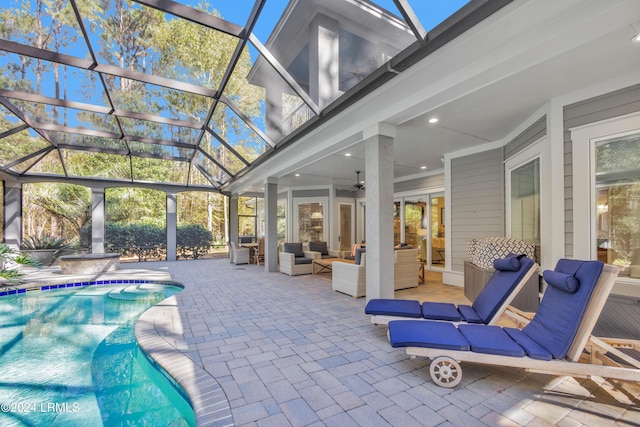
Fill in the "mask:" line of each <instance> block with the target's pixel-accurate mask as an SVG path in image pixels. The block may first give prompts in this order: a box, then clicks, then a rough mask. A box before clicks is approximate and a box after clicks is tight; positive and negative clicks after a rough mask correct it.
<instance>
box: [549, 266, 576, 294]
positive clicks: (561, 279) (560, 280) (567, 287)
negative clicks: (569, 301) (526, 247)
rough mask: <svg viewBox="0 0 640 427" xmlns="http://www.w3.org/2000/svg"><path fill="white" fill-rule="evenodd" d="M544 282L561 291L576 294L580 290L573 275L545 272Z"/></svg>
mask: <svg viewBox="0 0 640 427" xmlns="http://www.w3.org/2000/svg"><path fill="white" fill-rule="evenodd" d="M542 277H543V278H544V281H545V282H547V283H548V284H549V285H550V286H553V287H554V288H557V289H559V290H561V291H565V292H569V293H570V294H573V293H575V292H576V291H577V290H578V281H577V280H576V278H575V277H574V276H573V275H572V274H565V273H559V272H557V271H552V270H545V271H544V272H543V273H542Z"/></svg>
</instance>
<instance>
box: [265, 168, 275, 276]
mask: <svg viewBox="0 0 640 427" xmlns="http://www.w3.org/2000/svg"><path fill="white" fill-rule="evenodd" d="M264 222H265V236H264V237H265V238H264V268H265V270H266V271H271V272H273V271H278V184H277V183H276V182H275V181H271V180H267V182H266V183H265V185H264Z"/></svg>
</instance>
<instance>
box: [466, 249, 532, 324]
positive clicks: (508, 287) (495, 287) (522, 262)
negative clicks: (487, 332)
mask: <svg viewBox="0 0 640 427" xmlns="http://www.w3.org/2000/svg"><path fill="white" fill-rule="evenodd" d="M509 258H515V261H514V260H508V259H509ZM496 261H497V260H496ZM516 261H517V264H518V265H519V269H518V270H511V269H506V270H500V269H496V271H495V272H494V273H493V275H492V276H491V278H490V279H489V281H488V282H487V284H486V285H485V286H484V288H483V289H482V291H481V292H480V293H479V294H478V296H477V297H476V299H475V301H473V305H472V306H471V307H472V308H473V310H475V312H476V313H477V314H478V316H480V318H481V319H482V323H489V321H490V320H491V319H492V318H493V316H495V314H496V312H497V311H498V309H499V308H500V306H502V304H503V303H504V301H505V300H506V299H507V298H508V297H509V295H511V293H512V292H513V290H514V289H515V288H516V286H517V285H518V283H520V281H521V280H522V279H523V278H524V276H525V275H526V273H527V272H528V271H529V270H530V269H531V267H533V265H534V264H535V262H534V261H533V260H532V259H531V258H528V257H526V256H524V255H512V256H509V257H507V258H506V259H505V260H502V261H500V262H498V266H502V267H508V266H511V267H512V266H513V265H515V264H516ZM494 265H495V263H494Z"/></svg>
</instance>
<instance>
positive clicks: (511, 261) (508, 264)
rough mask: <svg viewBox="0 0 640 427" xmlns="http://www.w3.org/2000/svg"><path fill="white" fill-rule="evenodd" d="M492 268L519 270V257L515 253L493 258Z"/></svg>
mask: <svg viewBox="0 0 640 427" xmlns="http://www.w3.org/2000/svg"><path fill="white" fill-rule="evenodd" d="M493 268H495V269H496V270H501V271H518V270H520V259H519V258H518V257H517V256H515V255H512V256H507V257H506V258H498V259H494V260H493Z"/></svg>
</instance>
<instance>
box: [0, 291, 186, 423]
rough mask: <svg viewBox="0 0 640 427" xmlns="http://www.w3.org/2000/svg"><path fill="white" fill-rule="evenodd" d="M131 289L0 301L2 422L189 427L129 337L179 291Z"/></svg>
mask: <svg viewBox="0 0 640 427" xmlns="http://www.w3.org/2000/svg"><path fill="white" fill-rule="evenodd" d="M120 282H122V281H120ZM132 282H134V281H132ZM135 282H137V283H120V284H114V283H108V282H100V283H97V284H96V285H92V286H87V285H88V284H89V283H78V284H69V285H60V287H58V286H56V289H46V288H49V287H43V288H42V289H43V290H38V291H30V292H23V293H21V294H15V295H7V296H1V297H0V373H1V374H0V425H2V426H33V425H52V426H58V425H60V426H62V425H64V426H76V425H77V426H99V425H107V426H112V425H151V426H189V425H195V414H194V413H193V410H192V409H191V406H190V405H189V403H188V401H187V400H186V397H185V396H184V391H183V390H182V389H180V387H179V386H177V385H175V384H173V383H172V381H171V379H170V377H168V375H166V373H164V372H163V371H161V368H159V367H157V366H156V365H155V364H154V363H153V361H152V360H150V359H149V358H148V357H147V356H146V355H145V354H144V352H143V351H141V350H140V349H139V348H138V346H137V345H136V342H135V337H134V324H135V321H136V319H137V318H138V317H139V316H140V315H141V314H142V313H143V312H144V311H145V310H147V309H148V308H149V307H151V306H153V305H154V304H157V303H158V302H160V301H162V300H163V299H165V298H167V297H169V296H171V295H173V294H175V293H177V292H179V291H180V290H181V289H182V288H181V287H179V286H171V285H166V284H159V283H140V282H141V281H135ZM98 284H99V285H98ZM0 294H2V293H0Z"/></svg>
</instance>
